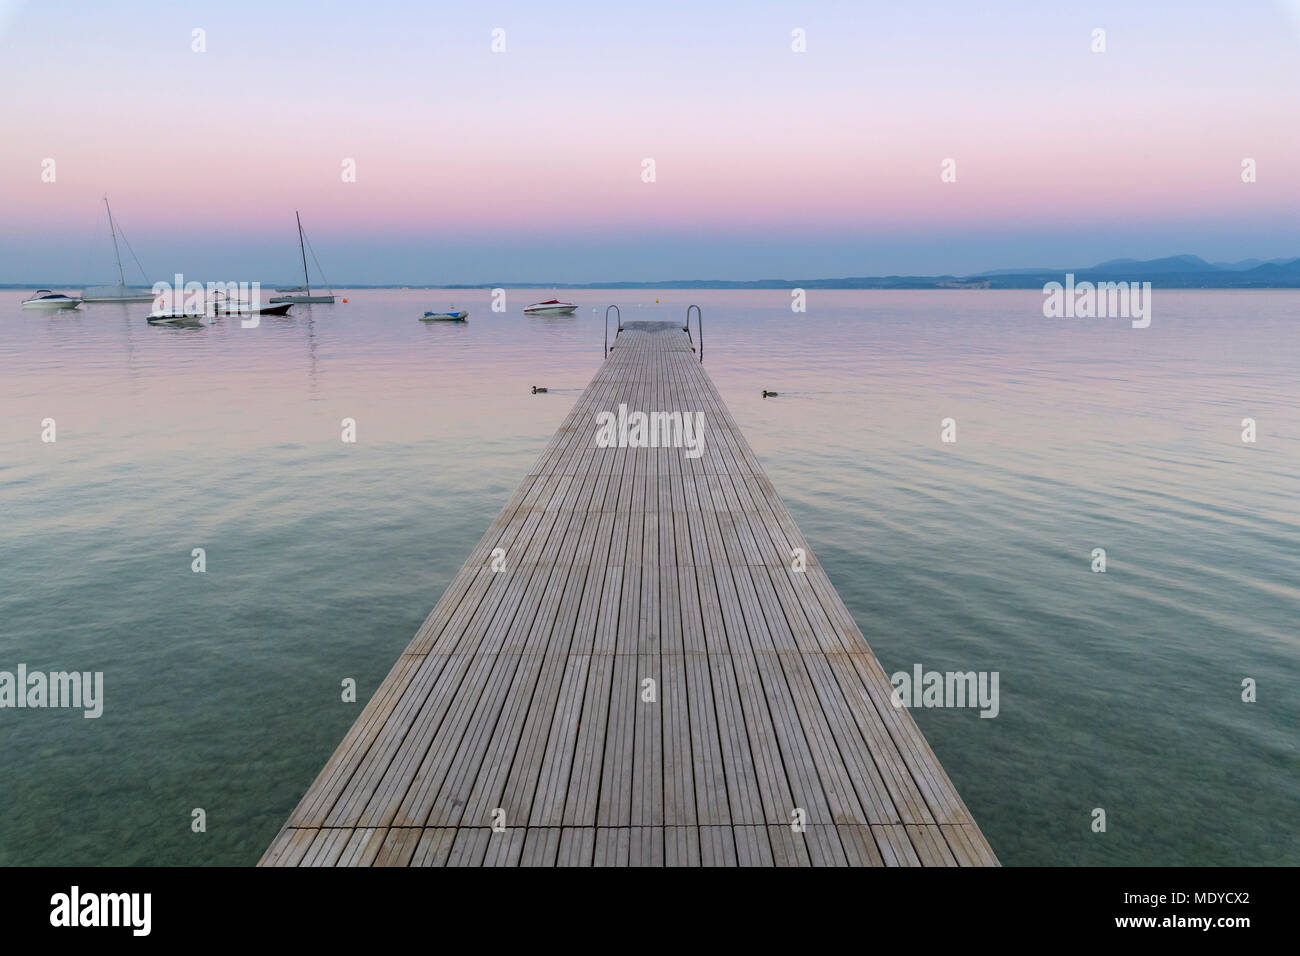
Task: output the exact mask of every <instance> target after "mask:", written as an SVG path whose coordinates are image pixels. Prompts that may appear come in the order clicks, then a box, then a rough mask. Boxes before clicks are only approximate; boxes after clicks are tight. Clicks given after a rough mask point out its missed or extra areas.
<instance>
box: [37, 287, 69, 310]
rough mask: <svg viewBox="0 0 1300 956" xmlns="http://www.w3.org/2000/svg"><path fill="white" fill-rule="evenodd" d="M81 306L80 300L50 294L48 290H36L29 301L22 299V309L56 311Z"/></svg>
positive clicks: (61, 294) (55, 293)
mask: <svg viewBox="0 0 1300 956" xmlns="http://www.w3.org/2000/svg"><path fill="white" fill-rule="evenodd" d="M79 305H81V300H80V299H74V298H73V297H72V296H70V295H64V294H63V293H62V292H51V291H50V290H49V289H37V290H36V292H35V294H34V295H33V296H32V297H31V298H30V299H23V308H24V309H47V310H50V311H54V310H58V309H75V308H76V307H77V306H79Z"/></svg>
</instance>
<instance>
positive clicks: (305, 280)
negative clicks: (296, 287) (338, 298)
mask: <svg viewBox="0 0 1300 956" xmlns="http://www.w3.org/2000/svg"><path fill="white" fill-rule="evenodd" d="M293 218H295V219H297V220H298V251H299V252H301V253H302V284H303V285H304V286H305V287H306V289H307V294H308V295H311V278H310V277H309V276H308V275H307V247H306V246H305V245H303V241H302V216H300V215H298V210H296V209H295V210H294V211H293Z"/></svg>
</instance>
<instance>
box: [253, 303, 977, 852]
mask: <svg viewBox="0 0 1300 956" xmlns="http://www.w3.org/2000/svg"><path fill="white" fill-rule="evenodd" d="M620 404H626V406H627V408H628V409H629V410H630V411H637V410H639V411H643V412H653V411H674V410H675V411H680V412H683V413H695V412H703V413H704V423H705V431H704V445H703V453H702V454H701V455H700V456H699V457H698V458H691V457H688V456H687V453H686V449H683V448H626V447H622V448H620V447H610V448H602V447H598V444H597V442H596V432H597V428H596V415H597V413H599V412H601V411H611V412H617V410H618V407H619V405H620ZM796 549H802V551H803V553H804V555H805V556H806V558H805V560H806V569H805V570H794V568H793V565H794V563H795V553H796ZM494 564H495V567H496V569H494ZM650 682H653V683H650ZM891 690H892V688H891V686H890V684H889V680H888V677H887V676H886V675H885V673H884V671H883V670H882V669H881V667H880V665H879V663H877V661H876V658H875V655H874V654H872V652H871V649H870V648H869V647H868V646H867V642H866V640H865V639H864V638H863V636H862V633H861V632H860V631H859V630H858V627H857V625H856V624H855V623H854V621H853V617H852V616H851V615H850V614H849V612H848V611H847V610H846V609H845V607H844V604H843V602H842V601H841V600H840V597H839V595H838V594H837V593H836V591H835V588H834V587H833V586H832V585H831V582H830V580H829V578H827V576H826V574H825V572H824V571H823V569H822V567H821V565H820V564H819V563H818V562H817V559H816V556H815V555H814V553H813V550H812V549H811V548H810V547H809V546H808V543H807V542H806V541H805V540H804V538H803V535H802V534H801V533H800V531H799V528H798V527H797V526H796V525H795V522H794V520H793V519H792V518H791V516H790V513H789V512H788V511H787V510H786V509H785V506H784V505H783V504H782V503H781V500H780V498H778V497H777V494H776V492H775V490H774V489H773V487H772V484H771V482H770V481H769V480H768V478H767V476H766V475H765V474H764V472H763V468H762V466H761V465H760V464H759V462H758V460H757V458H756V457H755V456H754V453H753V452H752V451H751V450H750V448H749V445H748V444H747V443H746V442H745V439H744V437H743V436H742V435H741V432H740V429H739V427H738V426H737V425H736V422H735V421H734V420H733V419H732V417H731V414H730V412H728V410H727V408H726V406H725V405H724V404H723V402H722V399H721V397H720V395H719V393H718V391H717V389H716V388H715V387H714V385H713V383H712V382H711V381H710V379H709V377H708V376H707V375H706V374H705V372H704V370H703V368H702V367H701V366H700V365H699V364H698V362H697V361H696V357H695V353H694V351H693V349H692V347H691V341H690V338H689V337H688V335H687V334H686V333H685V332H684V331H682V329H681V327H680V326H677V325H675V324H670V323H629V324H628V325H627V327H626V328H625V329H624V330H623V331H622V332H621V334H620V335H619V336H618V337H617V339H616V341H615V348H614V349H613V350H611V352H610V354H609V357H608V358H607V359H606V360H605V362H604V364H603V365H602V366H601V368H600V370H599V372H598V373H597V374H596V377H595V378H594V379H593V380H592V381H591V384H590V385H588V386H587V388H586V390H585V391H584V392H583V394H582V396H581V397H580V398H579V399H578V401H577V403H576V404H575V405H574V407H573V410H572V411H571V412H570V413H569V415H568V417H567V418H566V419H565V420H564V423H563V424H562V425H561V426H560V428H559V430H558V431H557V432H556V433H555V436H554V438H552V439H551V442H550V444H549V445H548V446H547V448H546V450H545V451H544V452H543V453H542V455H541V457H540V458H539V459H538V460H537V463H536V464H535V465H534V467H533V468H532V469H531V470H530V471H529V473H528V475H527V476H526V477H525V478H524V479H523V481H522V483H521V484H520V485H519V488H518V490H517V491H516V492H515V494H514V497H512V498H511V499H510V503H509V504H507V505H506V507H505V509H504V510H503V511H502V512H501V514H500V515H499V516H498V517H497V519H496V520H495V521H494V522H493V523H492V526H491V527H490V528H489V529H488V531H487V534H485V535H484V536H483V539H482V541H480V542H479V544H478V546H477V547H476V548H475V549H474V550H473V552H472V553H471V554H470V556H469V558H468V560H466V562H465V564H464V566H463V567H462V568H461V570H460V572H459V573H458V574H457V576H456V577H455V579H454V580H453V581H452V582H451V584H450V585H449V586H448V588H447V590H446V592H445V593H444V594H443V595H442V598H441V600H439V601H438V604H437V606H436V607H434V609H433V611H432V612H431V613H430V615H429V617H428V619H427V620H426V621H425V622H424V624H423V626H421V628H420V630H419V631H418V632H417V633H416V635H415V638H414V640H412V641H411V643H410V645H409V646H408V647H407V648H406V650H405V651H404V652H403V653H402V655H401V656H400V657H399V658H398V660H397V663H396V664H395V665H394V666H393V669H392V671H391V672H390V673H389V674H388V676H387V678H385V680H384V681H383V683H382V684H381V685H380V687H379V689H378V690H377V691H376V692H375V694H374V696H373V697H372V698H371V700H370V702H369V703H368V704H367V705H366V707H365V709H364V710H363V711H362V713H361V715H360V716H359V717H358V718H357V720H356V723H354V724H353V725H352V728H351V729H350V730H349V731H348V733H347V736H346V737H344V739H343V742H342V743H341V744H339V747H338V749H337V750H336V751H335V752H334V755H333V756H332V757H331V758H330V759H329V761H328V762H327V763H326V764H325V767H324V769H322V770H321V772H320V774H319V775H318V776H317V778H316V780H315V782H314V783H313V784H312V785H311V787H310V788H309V789H308V790H307V793H306V795H305V796H303V798H302V801H301V802H300V803H299V804H298V806H297V808H296V809H295V810H294V811H293V813H292V814H290V816H289V819H288V821H287V822H286V824H285V825H284V827H283V828H282V829H281V831H280V833H279V834H278V835H277V836H276V838H275V840H274V841H273V842H272V844H271V846H270V848H269V849H267V851H266V853H265V855H264V856H263V857H262V860H261V864H260V865H272V866H368V865H375V866H380V865H387V866H393V865H396V866H405V865H410V866H442V865H446V866H479V865H483V866H514V865H522V866H530V865H531V866H556V865H560V866H564V865H573V866H591V865H597V866H601V865H606V866H610V865H612V866H628V865H631V866H638V865H646V866H691V865H695V866H698V865H705V866H709V865H741V866H772V865H776V866H798V865H864V866H881V865H885V866H894V865H903V866H906V865H913V866H915V865H948V866H953V865H964V866H965V865H996V864H997V859H996V857H995V856H994V854H993V852H992V850H991V849H990V847H989V845H988V843H987V842H986V841H985V839H984V836H983V834H982V833H981V832H980V830H979V827H978V826H977V825H976V824H975V822H974V821H973V820H972V819H971V816H970V814H969V812H968V811H967V809H966V806H965V804H964V803H963V802H962V800H961V797H960V796H958V794H957V792H956V790H955V789H954V788H953V785H952V783H951V782H950V781H949V780H948V777H947V775H946V774H945V773H944V771H943V768H942V767H941V766H940V765H939V762H938V760H937V759H936V758H935V756H934V754H933V752H932V751H931V750H930V747H929V745H928V744H927V743H926V741H925V738H924V737H923V736H922V735H921V732H920V731H919V730H918V729H917V727H916V724H915V723H914V722H913V721H912V718H911V716H910V715H909V714H908V712H907V711H906V710H903V709H896V708H895V707H894V706H893V705H892V704H891V701H890V693H891ZM799 819H802V820H803V822H804V824H805V825H804V826H802V827H799V826H792V824H793V823H796V822H797V821H798V820H799ZM494 824H495V825H496V827H497V828H496V829H494Z"/></svg>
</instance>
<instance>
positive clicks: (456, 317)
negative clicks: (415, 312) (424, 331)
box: [420, 312, 469, 322]
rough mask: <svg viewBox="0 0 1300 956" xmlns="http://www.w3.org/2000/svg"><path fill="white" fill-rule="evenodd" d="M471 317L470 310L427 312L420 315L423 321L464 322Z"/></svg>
mask: <svg viewBox="0 0 1300 956" xmlns="http://www.w3.org/2000/svg"><path fill="white" fill-rule="evenodd" d="M468 318H469V313H468V312H426V313H425V314H424V315H422V316H420V321H421V322H464V321H466V320H467V319H468Z"/></svg>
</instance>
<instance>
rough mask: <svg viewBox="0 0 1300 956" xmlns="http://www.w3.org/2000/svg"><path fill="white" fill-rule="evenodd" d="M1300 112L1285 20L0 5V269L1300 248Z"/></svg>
mask: <svg viewBox="0 0 1300 956" xmlns="http://www.w3.org/2000/svg"><path fill="white" fill-rule="evenodd" d="M1097 29H1102V30H1104V31H1105V52H1093V49H1092V47H1093V45H1094V31H1095V30H1097ZM497 30H499V31H503V32H502V33H496V34H495V38H496V42H497V45H498V46H500V45H501V43H502V41H504V50H502V51H500V52H494V51H493V49H492V47H493V43H494V31H497ZM796 30H800V31H803V34H802V35H803V37H804V38H805V47H806V48H805V50H804V51H803V52H795V50H794V49H793V48H792V47H793V46H794V45H795V43H796V41H795V34H794V31H796ZM196 31H201V32H199V33H196ZM200 47H201V50H200V49H199V48H200ZM1298 113H1300V0H1216V2H1208V0H1181V2H1165V0H1147V2H1143V3H1140V4H1134V3H1132V2H1105V0H1103V2H1088V3H1059V2H1056V0H1036V2H1018V0H1017V2H1009V0H990V2H988V3H980V4H975V3H969V2H957V0H951V2H929V0H909V2H907V3H895V2H890V3H884V2H880V3H877V2H867V0H857V2H838V0H825V2H805V3H770V2H759V0H750V2H730V0H710V2H700V0H691V2H681V0H656V2H654V3H650V4H623V3H608V2H600V3H596V2H585V0H584V2H575V0H553V2H551V3H547V4H540V3H536V2H532V3H504V2H491V0H487V2H473V3H470V2H466V3H455V4H452V3H430V2H427V0H426V2H384V0H372V2H367V3H359V2H356V0H348V2H342V3H336V2H331V0H316V2H312V3H299V2H293V0H277V2H266V0H261V2H245V0H211V2H208V0H204V2H189V0H181V2H177V0H170V2H151V0H135V2H118V0H97V2H84V3H83V2H63V0H38V2H25V0H0V128H3V129H4V130H5V131H6V135H5V136H4V137H3V139H2V140H0V282H7V283H25V282H31V283H37V282H40V283H50V284H60V283H63V284H78V283H82V282H98V281H115V279H116V275H115V272H116V269H115V266H114V264H113V259H112V246H111V245H110V243H109V238H108V227H107V220H106V217H105V213H104V208H103V201H102V197H103V196H104V195H105V194H107V195H108V196H109V197H110V200H111V202H112V204H113V212H114V215H115V218H116V219H117V221H118V222H119V224H120V225H121V227H122V229H123V231H124V232H125V234H126V236H127V238H128V239H129V240H130V242H131V245H132V247H133V249H134V250H135V252H136V254H137V255H138V256H139V258H140V260H141V262H142V263H143V264H144V267H145V269H146V270H147V278H148V280H149V281H150V282H152V281H153V280H155V279H160V278H170V277H171V276H172V275H173V274H174V273H176V272H182V273H184V274H185V275H186V276H187V278H198V279H201V280H208V279H212V280H221V281H241V280H247V281H252V280H261V281H275V282H284V281H290V280H294V279H295V275H296V270H300V269H301V265H300V260H299V258H298V246H297V235H296V228H295V225H294V211H295V210H300V211H301V213H302V217H303V223H304V226H305V227H306V230H307V235H308V238H309V239H310V240H311V243H312V245H313V247H314V249H315V252H316V254H317V256H318V257H319V259H320V262H321V265H322V266H323V268H324V273H325V275H326V277H328V279H329V280H330V282H331V283H332V284H334V285H336V286H340V287H342V286H345V285H347V284H350V283H356V284H382V283H394V284H411V285H417V284H418V285H436V284H448V283H487V284H491V283H494V282H536V283H538V284H541V285H545V284H548V283H552V282H555V283H560V282H586V281H622V280H626V281H631V282H636V281H654V280H667V279H760V278H822V277H836V276H863V275H887V274H918V275H919V274H958V275H962V274H969V273H974V272H978V271H981V270H984V269H996V268H1011V267H1022V266H1023V267H1031V266H1032V267H1050V268H1057V267H1061V268H1065V267H1075V266H1084V265H1090V264H1093V263H1095V262H1098V261H1101V260H1104V259H1109V258H1117V257H1134V258H1155V257H1159V256H1165V255H1173V254H1179V253H1193V254H1197V255H1201V256H1204V257H1205V258H1207V259H1210V260H1212V261H1220V260H1227V261H1232V260H1238V259H1243V258H1248V257H1258V258H1265V259H1267V258H1274V257H1284V256H1287V257H1291V256H1300V230H1298V229H1297V225H1298V224H1300V216H1298V214H1300V188H1298V185H1300V122H1297V120H1298V119H1300V116H1298V115H1297V114H1298ZM949 159H950V160H953V166H952V167H951V168H952V169H954V170H955V174H956V175H955V181H952V182H945V181H943V178H942V176H941V173H942V171H943V168H944V167H943V164H944V161H945V160H949ZM1246 159H1253V160H1254V161H1255V170H1256V181H1255V182H1252V183H1245V182H1243V181H1242V163H1243V161H1244V160H1246ZM50 160H52V161H53V166H52V171H53V181H52V182H48V181H43V174H44V176H45V178H49V174H48V170H49V169H50V166H49V162H48V161H50ZM647 160H652V161H653V170H654V181H653V182H647V181H645V180H646V161H647ZM349 161H350V162H351V163H352V164H353V167H354V168H355V177H354V181H348V180H347V177H345V176H344V172H345V166H346V165H347V164H348V163H349ZM129 263H130V260H129V257H128V264H129ZM129 271H130V270H129ZM128 279H129V280H130V279H132V276H131V275H130V274H128ZM134 280H136V281H139V282H143V281H144V277H142V276H141V275H140V273H139V272H138V271H135V272H134Z"/></svg>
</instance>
